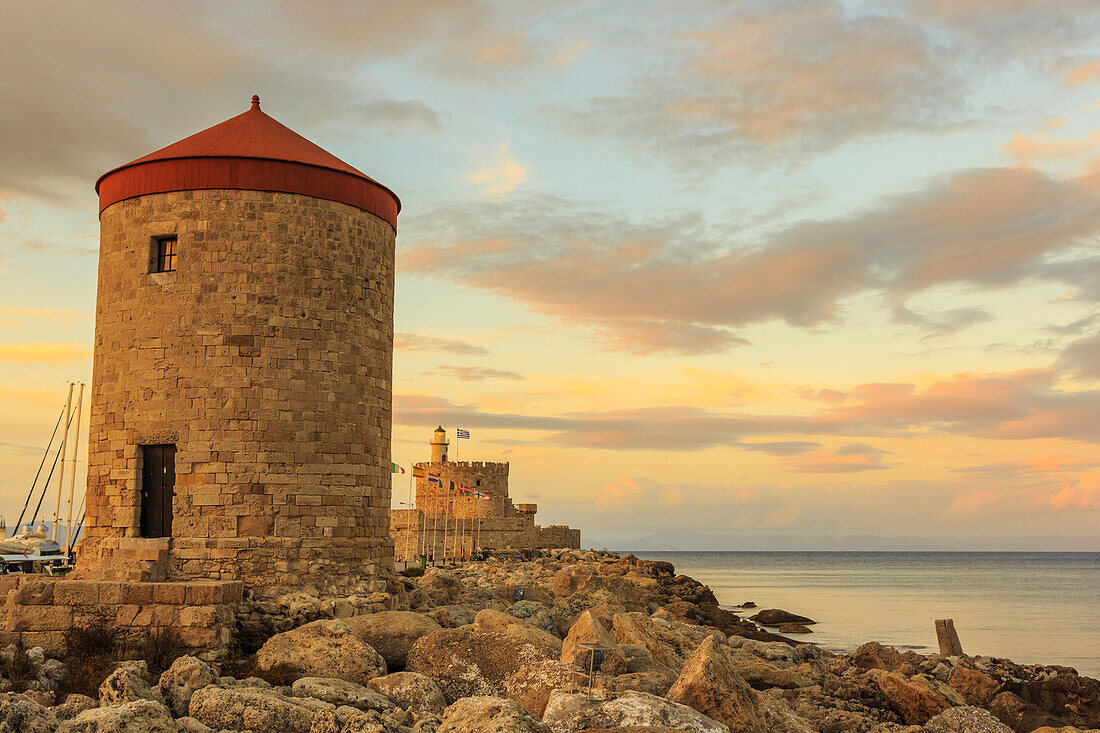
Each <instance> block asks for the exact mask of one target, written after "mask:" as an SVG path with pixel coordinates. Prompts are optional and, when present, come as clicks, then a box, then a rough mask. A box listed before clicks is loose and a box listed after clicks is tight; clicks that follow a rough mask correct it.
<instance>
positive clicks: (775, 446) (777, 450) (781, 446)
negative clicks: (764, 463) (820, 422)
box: [737, 440, 820, 456]
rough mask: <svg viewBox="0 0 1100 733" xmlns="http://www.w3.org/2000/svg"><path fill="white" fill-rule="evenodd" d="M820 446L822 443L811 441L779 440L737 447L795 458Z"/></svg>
mask: <svg viewBox="0 0 1100 733" xmlns="http://www.w3.org/2000/svg"><path fill="white" fill-rule="evenodd" d="M819 445H820V443H815V442H813V441H809V440H778V441H771V442H766V443H738V444H737V447H738V448H742V449H744V450H752V451H759V452H760V453H767V454H768V455H772V456H794V455H799V454H801V453H807V452H809V451H811V450H813V449H814V448H816V447H818V446H819Z"/></svg>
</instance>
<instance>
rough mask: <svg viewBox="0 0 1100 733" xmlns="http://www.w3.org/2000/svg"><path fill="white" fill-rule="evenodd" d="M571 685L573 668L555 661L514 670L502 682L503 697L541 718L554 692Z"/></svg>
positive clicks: (551, 660)
mask: <svg viewBox="0 0 1100 733" xmlns="http://www.w3.org/2000/svg"><path fill="white" fill-rule="evenodd" d="M572 684H573V668H572V667H571V666H570V665H568V664H566V663H565V662H560V661H558V660H557V659H546V660H543V661H541V662H535V663H534V664H531V665H529V666H526V667H523V668H521V669H518V670H516V671H515V672H514V673H512V674H511V675H509V676H508V677H507V678H506V679H505V680H504V696H505V697H506V698H508V699H509V700H513V701H515V702H517V703H519V704H520V705H522V706H523V707H524V708H526V709H527V710H529V711H530V712H531V713H532V714H534V715H537V716H541V715H542V713H543V711H545V710H546V704H547V702H549V701H550V694H551V693H552V692H553V691H554V690H560V689H568V688H569V687H571V686H572Z"/></svg>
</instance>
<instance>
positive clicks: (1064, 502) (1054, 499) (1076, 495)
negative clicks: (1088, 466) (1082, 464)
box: [1046, 473, 1100, 512]
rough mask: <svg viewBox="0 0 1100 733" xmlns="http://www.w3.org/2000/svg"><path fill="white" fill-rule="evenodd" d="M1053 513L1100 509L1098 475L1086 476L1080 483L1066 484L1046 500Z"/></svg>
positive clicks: (1099, 479) (1099, 482)
mask: <svg viewBox="0 0 1100 733" xmlns="http://www.w3.org/2000/svg"><path fill="white" fill-rule="evenodd" d="M1046 502H1047V504H1049V505H1050V508H1051V509H1053V510H1054V511H1060V512H1064V511H1095V510H1098V509H1100V473H1090V474H1086V475H1085V476H1084V477H1082V478H1081V480H1080V481H1077V482H1076V483H1074V482H1072V481H1071V482H1066V483H1065V484H1063V485H1062V486H1061V487H1060V488H1059V489H1058V490H1057V491H1055V492H1054V493H1053V494H1051V495H1050V496H1049V497H1047V498H1046Z"/></svg>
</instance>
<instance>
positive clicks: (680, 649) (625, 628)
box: [612, 613, 698, 670]
mask: <svg viewBox="0 0 1100 733" xmlns="http://www.w3.org/2000/svg"><path fill="white" fill-rule="evenodd" d="M657 621H658V620H654V619H651V618H650V617H649V616H646V615H645V614H644V613H617V614H615V618H614V619H613V622H612V625H613V632H612V637H613V638H614V639H615V641H616V642H617V643H619V644H631V645H633V646H640V647H643V648H645V649H647V650H648V651H649V653H650V654H651V655H652V656H653V659H654V661H656V662H657V663H658V664H663V665H665V666H666V667H671V668H672V669H675V670H679V669H680V667H682V666H684V662H685V661H686V660H687V658H688V657H690V656H691V654H692V652H694V651H695V648H696V647H697V646H698V642H697V641H696V640H695V639H694V638H692V637H690V636H688V635H686V634H682V633H679V632H677V631H675V630H674V629H672V628H671V627H670V626H669V625H668V624H667V622H666V623H665V624H660V623H658V622H657Z"/></svg>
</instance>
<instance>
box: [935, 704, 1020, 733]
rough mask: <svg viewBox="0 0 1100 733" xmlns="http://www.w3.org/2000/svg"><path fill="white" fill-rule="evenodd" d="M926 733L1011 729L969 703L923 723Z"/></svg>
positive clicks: (992, 732) (1006, 731)
mask: <svg viewBox="0 0 1100 733" xmlns="http://www.w3.org/2000/svg"><path fill="white" fill-rule="evenodd" d="M924 730H925V731H927V732H928V733H1012V729H1011V728H1009V727H1008V726H1007V725H1005V724H1004V723H1002V722H1001V721H999V720H997V719H996V718H995V717H993V716H992V715H990V713H989V711H987V710H982V709H981V708H978V707H973V706H970V705H967V706H963V707H958V708H951V709H950V710H947V711H944V712H942V713H940V714H939V715H937V716H936V717H934V718H932V719H931V720H929V721H928V722H927V723H925V724H924Z"/></svg>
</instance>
